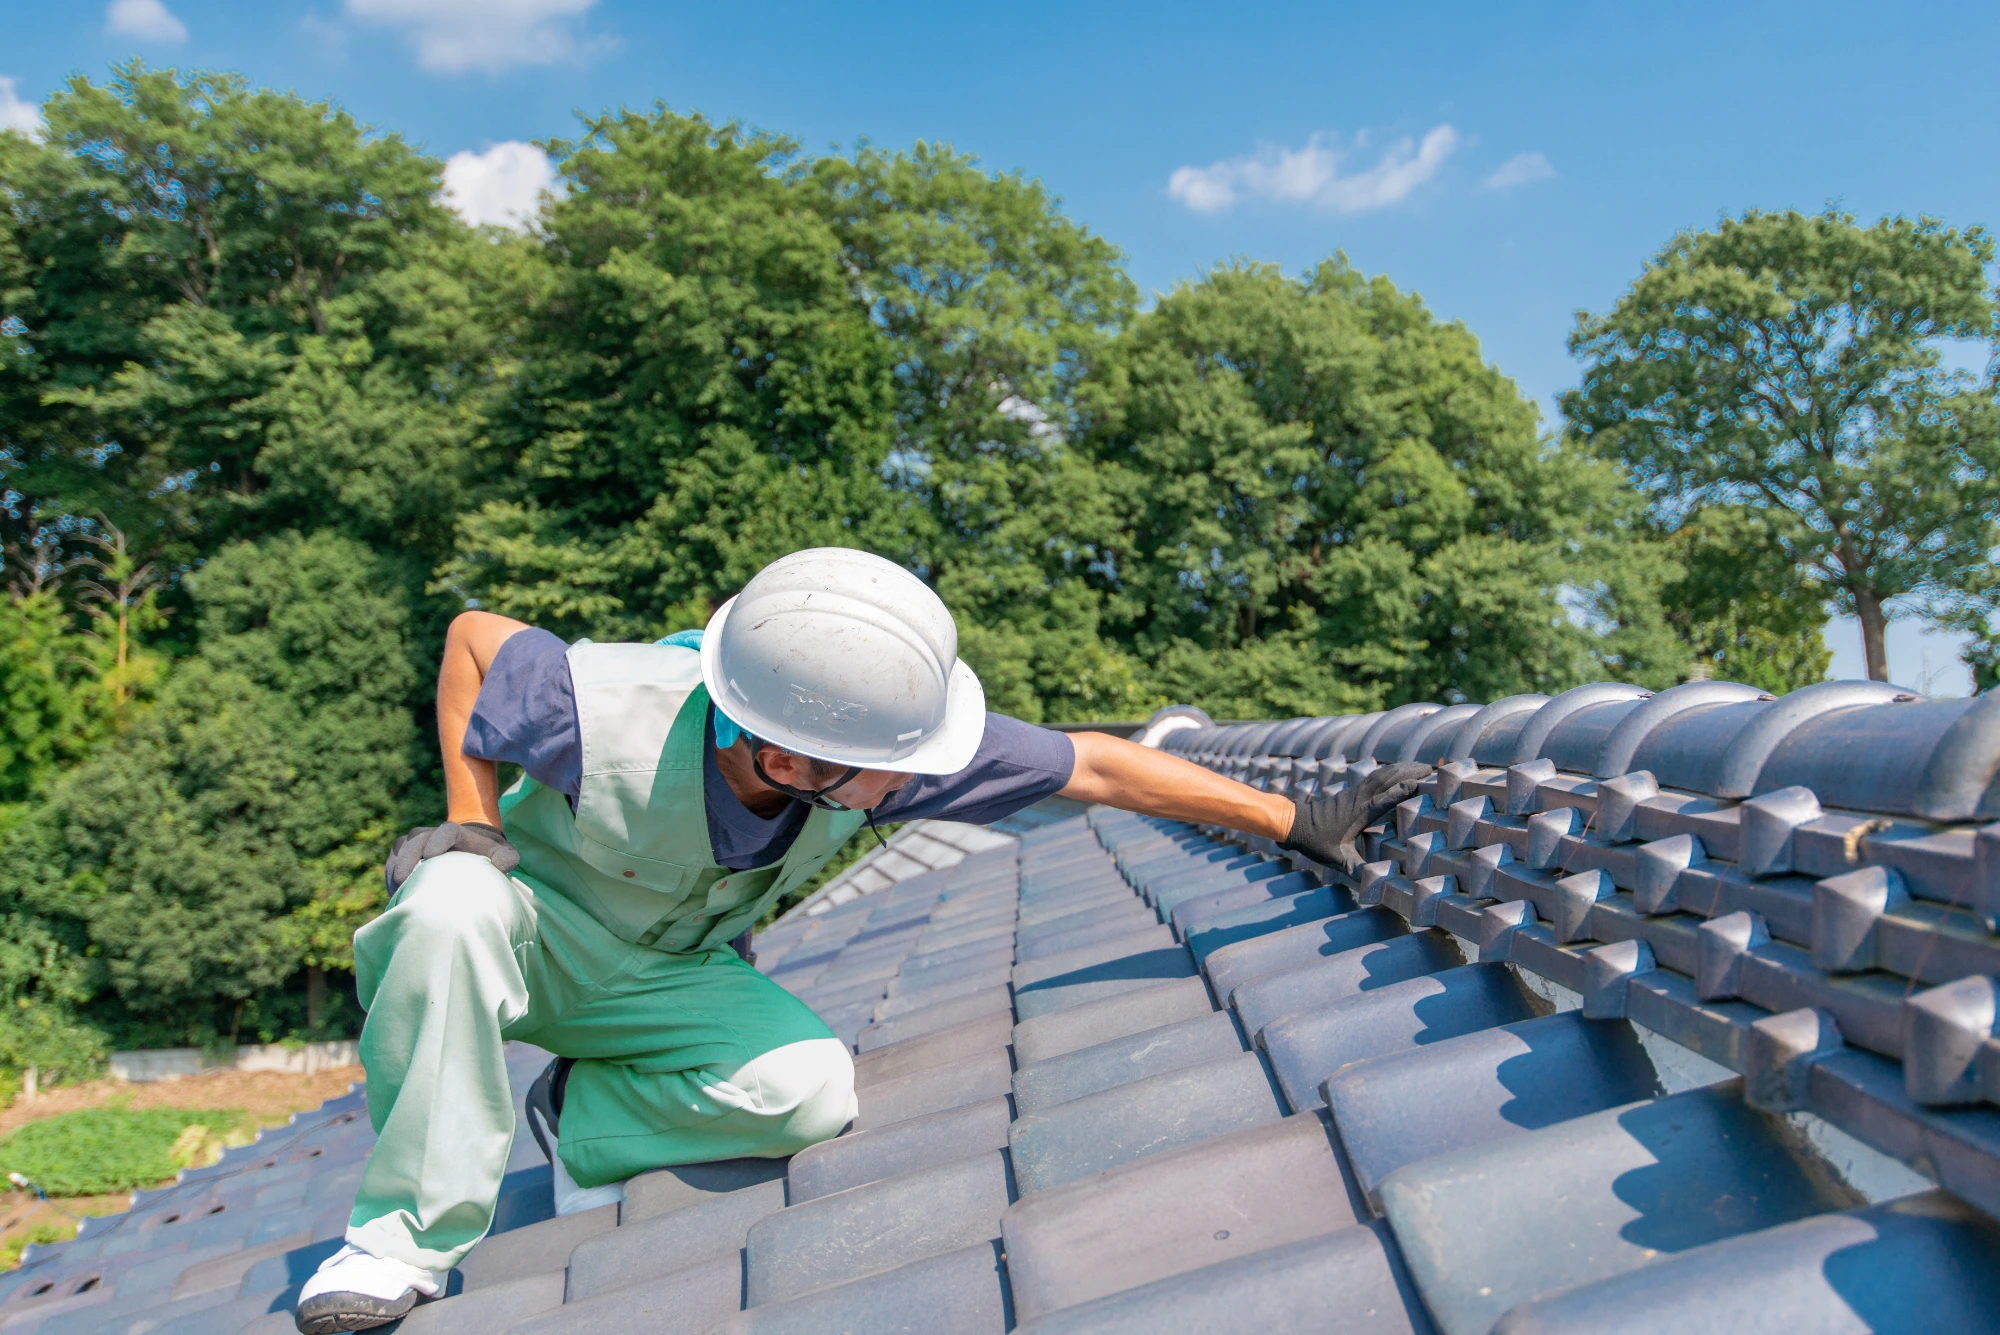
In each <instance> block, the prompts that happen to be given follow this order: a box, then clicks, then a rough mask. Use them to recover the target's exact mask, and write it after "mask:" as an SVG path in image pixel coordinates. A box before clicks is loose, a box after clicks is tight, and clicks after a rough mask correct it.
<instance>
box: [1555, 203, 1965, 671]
mask: <svg viewBox="0 0 2000 1335" xmlns="http://www.w3.org/2000/svg"><path fill="white" fill-rule="evenodd" d="M1992 260H1993V243H1992V239H1991V238H1990V237H1989V236H1988V235H1987V234H1986V232H1985V231H1983V230H1982V229H1980V228H1977V227H1974V228H1970V229H1967V230H1965V231H1958V230H1956V229H1953V228H1951V227H1947V226H1945V225H1944V224H1943V223H1941V222H1938V221H1936V220H1933V219H1929V218H1925V219H1919V220H1916V221H1911V220H1909V219H1905V218H1889V219H1884V220H1883V221H1881V222H1879V223H1877V224H1875V225H1873V226H1870V227H1863V226H1860V225H1858V224H1857V223H1856V222H1855V220H1854V218H1853V217H1852V216H1851V215H1848V214H1844V213H1840V212H1837V211H1834V210H1829V211H1827V212H1825V213H1822V214H1818V215H1813V216H1807V215H1805V214H1800V213H1757V212H1751V213H1748V214H1746V215H1744V216H1743V217H1742V218H1740V219H1725V220H1724V221H1723V222H1722V224H1721V225H1720V226H1719V227H1717V228H1716V229H1715V230H1714V231H1712V232H1689V233H1683V234H1682V235H1681V236H1679V237H1676V238H1675V239H1674V240H1673V242H1672V243H1671V244H1669V245H1668V246H1667V247H1666V248H1665V249H1664V250H1662V251H1661V252H1660V254H1659V255H1658V256H1656V257H1655V258H1654V259H1653V261H1652V262H1651V263H1650V264H1649V265H1648V266H1647V267H1646V270H1645V272H1644V273H1643V274H1641V275H1640V277H1639V280H1638V281H1637V282H1636V283H1634V284H1633V285H1632V289H1631V290H1630V291H1629V292H1627V293H1626V294H1625V295H1624V296H1623V297H1621V298H1620V299H1619V301H1618V304H1617V305H1616V306H1615V307H1613V308H1612V310H1611V311H1610V312H1609V313H1607V314H1605V315H1603V316H1588V315H1586V316H1580V317H1579V319H1578V323H1577V329H1576V333H1575V335H1574V337H1573V338H1572V339H1571V346H1572V348H1573V349H1574V350H1575V351H1576V353H1577V354H1578V356H1579V357H1581V358H1582V359H1583V360H1584V363H1585V367H1584V378H1583V384H1582V385H1581V386H1580V387H1579V388H1578V389H1576V390H1574V391H1573V392H1571V393H1570V394H1568V395H1567V396H1565V399H1564V411H1565V412H1566V414H1567V415H1568V417H1569V419H1570V421H1571V423H1572V425H1573V426H1574V428H1575V430H1576V432H1577V433H1578V435H1579V436H1581V437H1582V438H1583V439H1584V440H1586V441H1588V442H1590V443H1591V445H1592V446H1593V447H1594V448H1596V449H1597V450H1599V451H1600V452H1601V453H1603V454H1604V455H1605V456H1606V457H1608V458H1614V459H1617V460H1619V461H1620V462H1621V463H1623V464H1624V465H1625V466H1626V468H1627V469H1628V470H1629V471H1630V472H1631V475H1632V476H1633V478H1634V479H1635V480H1636V481H1637V482H1638V484H1639V485H1640V486H1641V488H1643V489H1644V490H1645V491H1647V492H1648V493H1649V494H1650V495H1651V496H1653V497H1654V498H1655V499H1656V501H1657V502H1658V504H1659V507H1660V511H1659V512H1660V515H1661V518H1662V521H1663V522H1664V524H1665V525H1666V526H1667V527H1669V528H1673V527H1677V526H1678V525H1679V523H1680V522H1682V521H1683V519H1685V518H1686V517H1687V516H1690V515H1693V514H1696V513H1698V512H1699V511H1700V510H1701V509H1702V508H1703V507H1706V506H1712V505H1731V506H1741V507H1747V508H1749V509H1751V510H1755V511H1758V512H1759V513H1760V516H1761V522H1762V525H1763V527H1762V534H1763V538H1764V548H1765V550H1766V551H1767V552H1769V553H1771V554H1772V555H1773V556H1775V557H1776V558H1777V562H1772V563H1770V564H1777V563H1779V562H1781V563H1782V565H1783V566H1786V567H1791V568H1795V569H1798V570H1802V571H1804V572H1806V574H1807V575H1808V576H1810V578H1811V579H1812V580H1813V582H1814V586H1815V588H1816V589H1817V590H1818V591H1819V592H1820V593H1821V594H1822V595H1823V596H1825V597H1829V598H1831V599H1832V600H1833V602H1834V603H1835V604H1836V605H1837V606H1839V607H1840V608H1841V609H1842V610H1845V611H1848V612H1851V613H1853V614H1854V615H1855V616H1857V617H1858V618H1859V619H1860V622H1861V628H1862V639H1863V645H1864V647H1865V649H1866V652H1867V659H1868V674H1869V675H1870V676H1871V677H1874V678H1876V679H1877V680H1886V679H1887V677H1888V660H1887V656H1886V654H1885V651H1884V647H1883V631H1884V628H1885V627H1886V625H1887V624H1888V618H1889V615H1890V612H1891V608H1890V604H1891V602H1892V600H1895V599H1898V598H1903V597H1905V596H1908V595H1915V596H1917V597H1919V598H1920V599H1925V600H1927V601H1929V602H1930V603H1931V604H1933V605H1934V606H1936V605H1943V604H1949V603H1952V602H1954V601H1955V598H1954V595H1956V594H1959V593H1961V592H1963V591H1965V590H1967V589H1969V588H1970V587H1971V586H1972V585H1973V584H1974V583H1975V582H1976V581H1978V580H1979V578H1980V572H1982V571H1984V570H1985V569H1986V568H1987V567H1988V566H1989V564H1990V559H1991V554H1992V552H1993V550H1994V548H1995V547H1996V546H2000V471H1996V466H2000V433H1996V430H1995V423H1994V421H1993V417H1992V408H1993V401H1992V393H1991V388H1990V385H1983V384H1981V383H1980V382H1979V381H1978V380H1977V379H1976V378H1975V377H1974V376H1972V375H1971V374H1969V373H1964V372H1954V371H1951V370H1949V369H1947V368H1946V367H1945V365H1944V363H1943V360H1942V357H1941V353H1940V349H1939V346H1938V344H1939V341H1940V340H1946V339H1957V340H1971V341H1974V342H1976V343H1982V344H1985V345H1987V346H1988V347H1989V348H1991V347H1993V346H1995V345H1996V344H2000V337H1996V326H1995V322H1994V321H1995V308H1994V304H1993V301H1992V297H1991V294H1990V292H1989V288H1988V282H1987V278H1986V266H1987V265H1988V264H1990V263H1991V262H1992ZM1767 568H1768V566H1767Z"/></svg>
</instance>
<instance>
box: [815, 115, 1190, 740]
mask: <svg viewBox="0 0 2000 1335" xmlns="http://www.w3.org/2000/svg"><path fill="white" fill-rule="evenodd" d="M797 177H798V180H799V182H800V184H801V186H802V187H804V188H806V189H808V190H809V191H812V192H815V193H816V195H817V197H818V198H819V200H820V208H821V209H822V211H823V212H825V214H826V215H827V217H828V218H829V220H830V221H831V223H832V225H833V228H834V231H835V234H836V235H837V237H838V238H839V241H840V244H841V247H842V251H841V260H842V264H843V266H844V267H845V268H847V270H848V271H849V272H850V273H852V274H853V275H854V295H855V298H856V300H858V301H859V302H861V303H862V304H863V305H864V306H865V307H866V308H867V310H868V313H869V316H870V319H871V321H872V323H873V324H874V325H875V327H876V328H877V329H878V330H880V331H881V333H882V334H883V335H884V336H885V337H886V338H887V339H888V341H889V343H890V357H891V361H892V364H893V367H894V387H895V395H896V397H895V410H894V431H895V442H894V450H893V452H892V453H891V455H890V456H889V459H888V466H889V472H890V476H891V478H892V480H893V481H894V483H895V485H896V486H897V487H898V488H899V490H901V491H902V492H904V493H905V494H907V495H908V496H909V497H910V498H911V499H912V500H913V501H914V502H915V503H916V504H918V505H920V506H921V507H922V512H923V523H922V525H921V527H920V528H918V529H917V530H915V536H917V537H919V538H920V540H921V541H920V546H919V548H918V550H917V551H916V552H915V553H914V556H913V562H914V568H915V569H917V570H918V571H919V572H920V573H922V574H923V575H924V576H925V577H926V578H928V579H929V580H930V581H931V582H932V583H933V584H934V585H935V586H936V587H937V589H938V591H939V593H940V594H941V595H942V596H943V597H944V598H945V599H946V600H947V602H948V603H949V604H950V605H951V606H952V607H953V608H954V609H955V610H956V612H957V614H958V620H959V627H960V652H961V653H962V654H963V655H964V656H965V658H966V660H967V661H968V662H970V663H972V664H973V665H974V666H975V667H976V668H977V669H978V671H979V673H980V676H981V679H982V681H983V682H984V683H985V684H986V688H987V692H988V700H989V702H990V703H992V704H993V705H994V707H995V708H999V709H1004V710H1006V711H1008V712H1010V713H1013V714H1016V715H1018V716H1020V717H1023V718H1028V719H1044V718H1048V719H1072V720H1075V719H1088V718H1107V717H1109V718H1118V717H1132V716H1143V715H1144V714H1146V713H1149V712H1151V710H1152V709H1153V708H1154V707H1155V705H1156V704H1157V703H1158V702H1157V701H1156V700H1155V699H1154V698H1153V697H1152V696H1151V695H1150V694H1149V693H1147V692H1145V691H1144V689H1143V688H1142V687H1141V685H1140V683H1139V680H1138V671H1137V665H1136V664H1135V663H1134V662H1132V661H1131V660H1130V659H1129V658H1128V657H1127V656H1125V655H1123V654H1121V653H1120V652H1119V651H1118V650H1117V649H1116V647H1115V646H1113V645H1109V644H1107V643H1106V642H1105V641H1104V639H1103V637H1102V636H1101V635H1100V633H1099V632H1100V624H1101V617H1102V607H1101V599H1100V598H1099V596H1098V594H1097V592H1096V591H1095V590H1094V589H1093V588H1092V587H1091V586H1090V583H1089V581H1088V578H1087V568H1088V566H1089V564H1090V561H1091V560H1092V555H1091V553H1092V551H1093V550H1094V549H1095V547H1096V546H1097V545H1098V544H1099V543H1100V542H1101V541H1102V540H1103V539H1104V538H1105V537H1106V536H1107V535H1109V534H1112V533H1114V532H1115V531H1116V527H1117V514H1116V511H1115V508H1114V507H1113V506H1112V505H1111V504H1110V503H1109V501H1110V497H1109V494H1108V493H1107V492H1106V491H1105V489H1104V487H1103V485H1102V477H1101V474H1100V472H1099V470H1097V469H1096V468H1095V467H1094V466H1093V464H1092V462H1091V460H1090V459H1089V457H1088V455H1087V454H1080V453H1078V452H1077V451H1076V450H1075V449H1074V448H1073V447H1072V444H1071V441H1072V439H1073V438H1074V436H1075V434H1076V429H1077V424H1078V416H1077V414H1078V403H1077V395H1078V392H1079V389H1080V388H1081V386H1082V385H1083V384H1084V383H1085V382H1086V380H1087V379H1088V378H1089V377H1090V375H1091V374H1092V373H1093V371H1094V370H1095V369H1096V368H1097V366H1098V365H1099V364H1100V362H1102V360H1103V359H1104V357H1105V356H1106V354H1107V352H1108V350H1109V349H1110V347H1111V346H1112V344H1113V342H1114V340H1115V339H1116V338H1117V337H1118V336H1119V335H1120V334H1121V333H1122V332H1123V331H1124V329H1125V328H1126V327H1127V326H1128V325H1129V323H1130V321H1131V319H1132V316H1133V312H1134V309H1135V305H1136V301H1135V297H1136V294H1135V292H1134V290H1133V287H1132V283H1131V280H1130V279H1129V278H1127V277H1126V275H1125V273H1124V271H1123V270H1122V268H1121V267H1120V259H1121V257H1120V255H1119V252H1118V250H1117V248H1116V247H1114V246H1112V245H1111V244H1110V243H1109V242H1107V241H1105V240H1103V239H1102V238H1100V237H1097V236H1094V235H1092V234H1091V233H1090V232H1089V231H1088V230H1087V229H1085V228H1083V227H1081V226H1080V225H1078V224H1077V223H1076V222H1074V221H1072V220H1071V219H1069V218H1067V217H1065V216H1064V215H1063V213H1062V210H1061V207H1060V202H1059V201H1058V200H1056V199H1055V198H1053V197H1052V196H1050V195H1049V194H1048V192H1047V191H1046V190H1045V189H1044V188H1043V187H1042V185H1041V184H1040V183H1039V182H1036V181H1031V180H1026V179H1024V178H1023V177H1021V176H1020V175H1018V174H999V175H996V174H991V173H988V172H986V171H985V170H984V169H982V168H981V167H980V166H979V164H978V161H977V160H976V159H974V158H972V157H971V156H969V155H966V154H963V153H958V152H955V151H954V150H952V149H951V148H949V147H946V146H940V145H935V144H925V143H919V144H917V145H916V146H915V147H914V148H913V149H911V150H909V151H908V152H895V153H891V152H886V151H883V150H879V149H876V148H872V147H867V146H864V147H862V148H861V149H859V150H858V151H856V152H855V153H853V154H852V155H851V156H846V157H842V156H829V157H823V158H819V159H816V160H814V161H813V162H811V163H810V164H808V165H807V166H806V167H804V168H802V169H800V171H799V172H798V173H797Z"/></svg>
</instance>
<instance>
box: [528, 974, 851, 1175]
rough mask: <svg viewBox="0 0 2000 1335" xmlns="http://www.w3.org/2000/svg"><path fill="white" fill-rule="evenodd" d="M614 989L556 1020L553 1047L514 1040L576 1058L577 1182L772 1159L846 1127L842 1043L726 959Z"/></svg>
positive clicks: (569, 1101) (565, 1142)
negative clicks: (693, 1165)
mask: <svg viewBox="0 0 2000 1335" xmlns="http://www.w3.org/2000/svg"><path fill="white" fill-rule="evenodd" d="M622 983H623V986H622V987H621V989H620V993H619V995H617V996H615V997H605V998H602V999H598V1000H594V1001H593V1002H591V1003H590V1004H589V1005H588V1006H586V1007H583V1008H581V1009H580V1010H578V1011H576V1012H574V1013H571V1014H567V1015H564V1016H563V1017H562V1019H561V1020H560V1021H559V1022H558V1023H557V1025H556V1026H555V1028H556V1029H559V1030H560V1034H559V1036H558V1035H554V1034H552V1035H551V1036H549V1037H546V1038H543V1037H538V1036H537V1035H535V1034H532V1033H523V1034H520V1035H519V1037H522V1038H525V1039H527V1040H528V1041H530V1042H541V1043H542V1044H543V1045H544V1046H551V1047H557V1050H560V1051H563V1052H568V1053H573V1054H576V1055H578V1056H579V1057H582V1058H583V1059H582V1060H579V1061H578V1062H577V1064H576V1066H575V1067H574V1069H572V1070H571V1072H570V1076H569V1085H568V1089H567V1090H566V1092H565V1094H564V1099H563V1110H562V1148H561V1153H562V1157H563V1162H564V1164H565V1165H566V1166H567V1167H568V1169H569V1171H570V1173H571V1175H572V1176H574V1177H575V1179H576V1180H577V1182H579V1183H581V1184H582V1185H584V1186H586V1187H588V1186H595V1185H597V1184H599V1183H605V1182H616V1181H618V1180H620V1179H623V1178H627V1177H630V1176H632V1174H634V1173H639V1172H644V1171H646V1170H647V1169H651V1168H662V1167H666V1166H668V1165H671V1164H684V1163H705V1162H707V1161H709V1160H712V1159H733V1158H740V1157H750V1158H780V1157H782V1156H784V1155H788V1154H792V1153H795V1152H797V1151H799V1150H802V1149H804V1148H805V1147H806V1146H808V1145H815V1144H818V1143H819V1142H820V1141H822V1140H830V1139H832V1138H833V1137H834V1136H836V1135H838V1134H840V1130H841V1128H842V1127H844V1126H846V1125H847V1124H848V1123H849V1122H850V1121H852V1120H853V1119H854V1062H853V1059H852V1058H851V1057H850V1056H849V1055H848V1051H847V1045H846V1044H844V1043H842V1042H841V1041H840V1040H839V1039H837V1038H835V1037H834V1036H833V1034H832V1032H831V1031H830V1030H829V1029H827V1027H826V1025H825V1024H824V1023H822V1022H821V1020H820V1018H819V1017H818V1016H817V1015H814V1014H813V1013H812V1011H811V1009H810V1008H808V1007H807V1006H806V1005H805V1003H804V1002H802V1001H800V1000H799V999H798V998H796V997H794V996H792V995H791V994H790V993H789V992H786V991H785V990H784V989H783V988H781V987H779V986H778V985H777V984H776V983H773V982H772V981H771V980H770V979H768V978H766V977H764V976H763V975H762V974H760V973H758V972H757V971H756V970H755V969H753V968H751V967H750V966H749V965H747V964H744V963H743V962H742V961H741V960H740V959H738V958H737V957H736V955H735V953H734V952H733V951H730V950H728V949H726V948H724V949H718V950H712V951H708V952H705V953H704V954H700V955H680V956H674V955H658V956H656V958H655V959H653V960H651V961H649V962H648V967H646V968H643V969H640V970H636V971H635V972H634V974H633V975H631V976H628V978H626V979H624V980H622ZM558 1045H559V1046H558ZM639 1054H643V1055H639ZM593 1058H595V1059H593Z"/></svg>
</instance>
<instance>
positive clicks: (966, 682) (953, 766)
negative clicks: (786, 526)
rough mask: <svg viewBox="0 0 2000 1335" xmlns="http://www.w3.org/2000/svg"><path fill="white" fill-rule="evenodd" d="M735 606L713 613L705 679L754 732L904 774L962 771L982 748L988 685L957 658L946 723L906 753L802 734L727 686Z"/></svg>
mask: <svg viewBox="0 0 2000 1335" xmlns="http://www.w3.org/2000/svg"><path fill="white" fill-rule="evenodd" d="M735 606H736V600H735V599H734V598H731V599H730V600H729V601H728V602H726V603H724V604H723V605H722V606H721V607H719V608H717V609H716V611H715V615H714V616H712V617H710V618H709V619H708V626H707V628H706V629H705V630H704V631H703V632H702V639H701V679H702V682H703V684H704V685H706V686H707V687H708V694H709V698H710V699H711V700H712V701H714V702H715V705H716V707H717V708H718V709H720V710H721V711H722V712H723V713H724V714H726V715H728V716H729V718H730V719H731V720H732V721H734V722H735V723H736V725H737V726H738V727H740V728H742V729H743V730H744V731H745V732H747V733H749V734H750V735H751V736H753V737H756V738H758V739H760V740H762V741H766V742H769V743H771V744H772V745H773V746H781V747H783V748H784V749H785V750H787V751H792V752H796V753H797V754H799V755H802V756H810V757H812V758H813V759H814V760H824V761H827V762H828V763H830V764H835V765H853V766H855V767H856V768H858V769H872V770H888V771H891V772H893V773H898V774H956V773H958V772H959V771H960V770H962V769H964V768H965V767H966V766H967V765H970V764H971V763H972V758H973V756H975V755H977V754H978V752H979V743H980V741H981V740H982V739H984V737H985V736H986V689H985V687H983V686H981V685H980V684H979V676H978V674H977V673H975V672H974V671H973V670H972V669H971V668H969V667H967V666H966V665H965V660H964V659H953V660H952V664H951V675H950V678H949V679H948V680H947V682H946V685H945V705H944V723H943V725H942V726H940V727H939V728H938V730H937V731H936V732H934V733H932V734H931V735H930V736H929V737H926V738H925V739H924V740H923V741H922V742H921V743H919V744H918V745H917V747H916V748H915V749H914V750H912V751H910V752H908V753H907V754H904V755H900V756H888V757H870V756H862V755H857V754H856V753H854V752H852V751H843V750H838V749H834V748H831V747H828V746H826V745H825V744H824V743H823V742H821V741H818V740H817V739H814V738H811V737H803V736H800V735H799V734H798V733H796V732H794V731H793V730H792V729H791V728H790V727H789V726H787V725H786V724H785V723H783V722H782V721H780V720H776V719H771V718H765V717H760V716H758V714H757V712H756V711H755V710H753V709H750V708H747V707H746V706H745V703H744V702H743V701H742V700H740V699H739V698H737V697H736V696H735V695H734V694H732V693H730V692H729V691H728V690H727V687H728V683H727V682H726V681H725V680H724V679H723V676H722V665H721V648H722V632H723V628H724V627H725V626H726V625H728V622H729V614H730V612H731V611H732V610H734V608H735Z"/></svg>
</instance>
